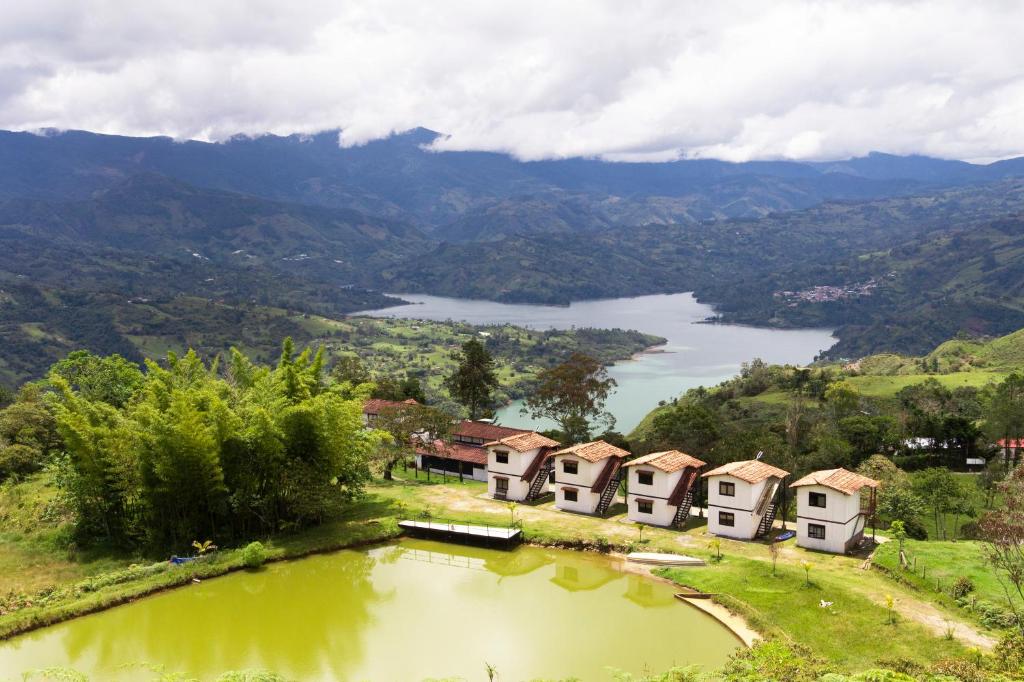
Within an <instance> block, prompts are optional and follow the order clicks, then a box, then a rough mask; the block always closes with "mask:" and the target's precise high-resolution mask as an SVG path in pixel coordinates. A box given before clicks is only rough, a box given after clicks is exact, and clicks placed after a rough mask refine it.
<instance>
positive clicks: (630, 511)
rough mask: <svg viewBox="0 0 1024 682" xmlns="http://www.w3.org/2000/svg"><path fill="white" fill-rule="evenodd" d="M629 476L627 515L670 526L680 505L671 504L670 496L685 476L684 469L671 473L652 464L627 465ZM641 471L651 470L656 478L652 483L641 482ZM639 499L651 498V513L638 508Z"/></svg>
mask: <svg viewBox="0 0 1024 682" xmlns="http://www.w3.org/2000/svg"><path fill="white" fill-rule="evenodd" d="M626 471H627V472H629V473H628V477H627V479H626V481H627V482H626V485H627V488H626V489H627V491H628V494H627V495H626V507H627V512H626V516H627V517H628V518H629V520H630V521H638V522H640V523H649V524H652V525H655V526H670V525H672V520H673V519H674V518H675V516H676V511H677V510H678V507H672V506H669V503H668V498H669V496H670V495H671V494H672V492H673V491H674V490H675V488H676V485H678V483H679V479H680V478H682V477H683V472H684V471H686V470H685V469H682V470H680V471H674V472H672V473H670V474H668V473H665V472H664V471H661V470H660V469H655V468H654V467H650V466H644V465H640V466H634V467H626ZM640 472H650V473H651V474H652V475H653V477H654V480H653V481H652V483H651V485H644V484H642V483H640ZM637 500H650V501H651V507H652V510H651V513H650V514H644V513H641V511H640V510H639V508H638V505H637Z"/></svg>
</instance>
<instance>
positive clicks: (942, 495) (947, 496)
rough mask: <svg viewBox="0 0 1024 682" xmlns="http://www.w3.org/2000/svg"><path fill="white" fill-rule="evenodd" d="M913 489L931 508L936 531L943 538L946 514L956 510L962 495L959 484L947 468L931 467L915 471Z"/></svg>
mask: <svg viewBox="0 0 1024 682" xmlns="http://www.w3.org/2000/svg"><path fill="white" fill-rule="evenodd" d="M913 490H914V492H915V493H916V494H917V495H919V496H920V497H921V498H922V499H923V500H924V503H925V505H927V506H928V508H930V509H931V512H932V519H933V521H934V522H935V530H936V533H937V534H938V537H940V538H942V539H943V540H945V539H946V535H947V533H946V514H948V513H950V512H954V511H956V510H957V509H958V505H959V504H960V502H961V500H962V498H963V497H964V491H963V489H962V488H961V487H960V484H959V483H958V482H957V480H956V478H955V477H954V476H953V474H952V473H950V471H949V469H946V468H944V467H933V468H931V469H924V470H923V471H920V472H918V473H917V475H916V476H915V477H914V480H913ZM903 520H904V521H905V520H906V519H903Z"/></svg>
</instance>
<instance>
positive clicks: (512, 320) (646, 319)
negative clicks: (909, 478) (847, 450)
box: [357, 293, 836, 433]
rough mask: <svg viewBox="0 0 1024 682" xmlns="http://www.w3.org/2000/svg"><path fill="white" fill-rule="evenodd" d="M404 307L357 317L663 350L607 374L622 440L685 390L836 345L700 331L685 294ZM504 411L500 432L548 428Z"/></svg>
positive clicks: (778, 333) (830, 340)
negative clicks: (588, 336)
mask: <svg viewBox="0 0 1024 682" xmlns="http://www.w3.org/2000/svg"><path fill="white" fill-rule="evenodd" d="M393 295H394V296H398V297H400V298H402V299H404V300H406V301H409V303H410V304H409V305H402V306H395V307H393V308H383V309H380V310H371V311H367V312H362V313H357V314H359V315H369V316H375V317H400V318H409V319H423V320H442V321H443V320H460V321H464V322H469V323H471V324H514V325H518V326H521V327H530V328H533V329H552V328H553V329H571V328H573V327H596V328H603V329H614V328H620V329H635V330H637V331H641V332H646V333H648V334H656V335H658V336H662V337H664V338H666V339H668V343H666V344H665V345H664V346H659V347H658V348H657V349H654V350H653V351H651V352H647V353H642V354H640V355H638V356H636V357H635V358H634V359H632V360H629V361H626V362H620V363H618V364H616V365H614V366H612V367H610V368H609V370H608V374H609V376H611V377H612V378H613V379H615V381H616V382H618V387H617V389H616V391H615V393H614V395H612V396H611V397H610V398H609V399H608V403H607V405H606V408H607V409H608V411H610V412H611V413H612V414H613V415H615V418H616V426H615V428H616V430H618V431H621V432H622V433H629V431H631V430H632V429H633V428H634V427H635V426H636V425H637V424H639V423H640V420H641V419H643V417H644V415H646V414H647V413H648V412H650V411H651V410H652V409H654V408H655V407H656V406H657V405H658V401H661V400H671V399H672V398H675V397H678V396H679V395H680V394H682V393H683V392H685V391H686V390H687V389H690V388H696V387H697V386H713V385H715V384H717V383H719V382H721V381H724V380H725V379H728V378H729V377H731V376H734V375H735V374H737V373H738V372H739V370H740V365H741V364H742V363H743V362H749V361H750V360H752V359H754V358H761V359H763V360H765V361H767V362H770V363H779V364H786V363H789V364H796V365H802V364H806V363H809V362H811V361H812V360H814V358H815V356H816V355H817V354H818V353H820V352H821V351H823V350H825V349H827V348H829V347H831V346H832V345H833V344H834V343H835V341H836V339H835V338H834V337H833V336H832V332H831V330H827V329H769V328H761V327H746V326H741V325H725V324H701V322H702V321H703V320H706V319H707V318H709V317H711V316H713V315H714V310H713V309H712V307H711V306H709V305H705V304H703V303H698V302H697V300H696V299H695V298H694V297H693V295H692V294H689V293H684V294H657V295H652V296H637V297H633V298H616V299H604V300H598V301H578V302H576V303H572V304H570V305H568V306H544V305H519V304H508V303H495V302H493V301H480V300H469V299H459V298H445V297H441V296H425V295H420V294H393ZM520 407H521V404H519V403H512V404H511V405H508V406H506V407H504V408H502V409H501V410H499V412H498V417H499V421H500V422H501V423H502V424H505V425H508V426H521V427H527V428H545V429H546V428H551V427H552V426H553V424H551V423H550V422H544V421H539V420H533V419H530V418H529V417H526V416H523V415H521V414H520V412H519V410H520Z"/></svg>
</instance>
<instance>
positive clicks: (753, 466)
mask: <svg viewBox="0 0 1024 682" xmlns="http://www.w3.org/2000/svg"><path fill="white" fill-rule="evenodd" d="M708 476H734V477H735V478H738V479H740V480H741V481H746V482H747V483H760V482H761V481H763V480H764V479H766V478H773V477H774V478H785V477H786V476H789V472H788V471H783V470H782V469H780V468H778V467H773V466H772V465H771V464H766V463H765V462H761V461H759V460H756V459H748V460H743V461H740V462H729V463H728V464H723V465H722V466H720V467H718V468H717V469H712V470H711V471H709V472H707V473H706V474H704V478H707V477H708Z"/></svg>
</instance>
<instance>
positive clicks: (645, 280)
mask: <svg viewBox="0 0 1024 682" xmlns="http://www.w3.org/2000/svg"><path fill="white" fill-rule="evenodd" d="M438 137H439V136H438V134H437V133H434V132H431V131H428V130H424V129H418V130H413V131H410V132H408V133H404V134H399V135H393V136H391V137H389V138H386V139H383V140H378V141H375V142H371V143H368V144H365V145H362V146H342V145H339V141H342V142H343V141H344V136H343V134H342V133H339V132H338V131H331V132H325V133H321V134H317V135H311V136H299V135H293V136H288V137H278V136H272V135H266V136H261V137H255V138H249V137H236V138H232V139H230V140H228V141H225V142H221V143H207V142H197V141H184V142H181V141H175V140H172V139H169V138H163V137H157V138H130V137H118V136H107V135H97V134H93V133H87V132H79V131H68V132H54V131H48V132H45V133H23V132H22V133H18V132H0V243H2V245H3V247H4V248H2V249H0V340H2V341H3V342H4V343H5V348H6V351H5V352H4V353H3V354H0V378H2V377H5V376H6V377H7V378H8V380H9V381H13V380H20V379H23V378H26V377H28V376H32V375H33V374H35V373H38V371H39V370H40V368H42V367H45V366H46V365H47V364H48V362H49V361H50V360H51V359H52V357H53V356H54V355H55V354H58V353H59V352H63V351H66V350H67V349H69V348H73V347H76V346H82V345H84V346H86V347H89V348H92V349H94V350H97V351H100V352H115V351H116V352H122V353H123V354H125V355H128V356H131V355H132V353H133V349H137V348H138V345H139V339H141V338H145V337H147V336H149V334H148V331H151V330H152V328H153V327H154V326H161V325H162V326H163V327H164V328H166V327H167V326H168V325H171V326H173V327H174V328H175V329H178V332H175V333H176V334H177V336H176V338H179V343H180V344H181V345H185V344H187V343H188V342H189V340H188V326H189V320H188V319H182V317H181V316H182V315H193V314H195V311H196V310H197V309H199V308H202V307H203V305H204V304H203V302H204V301H205V302H206V304H205V306H206V307H205V309H204V310H205V311H206V312H205V313H204V314H203V315H202V317H203V318H204V321H203V324H202V325H200V326H204V328H206V329H207V331H208V332H209V331H211V330H213V329H219V330H220V331H222V332H223V331H224V330H223V329H221V327H223V326H226V325H230V324H239V320H244V319H247V316H255V317H252V320H251V321H252V325H250V327H251V326H253V325H255V324H256V323H255V321H254V320H256V319H261V320H263V321H264V323H265V322H266V320H267V319H268V317H267V311H269V310H288V311H294V312H298V313H310V314H320V315H328V316H337V315H343V314H345V313H348V312H352V311H355V310H359V309H365V308H367V307H379V306H382V305H388V304H391V303H394V302H395V299H392V298H388V297H387V296H385V295H383V294H380V293H376V292H378V291H403V292H426V293H435V294H442V295H452V296H466V297H477V298H488V299H494V300H503V301H521V302H534V303H537V302H540V303H566V302H568V301H570V300H577V299H582V298H596V297H614V296H626V295H636V294H645V293H657V292H674V291H690V290H692V291H695V292H696V293H697V295H698V297H699V298H700V299H701V300H704V301H707V302H710V303H714V304H716V305H717V306H718V310H719V313H720V317H721V319H723V320H729V321H739V322H745V323H753V324H772V325H779V326H807V325H823V326H832V327H836V328H838V329H839V337H840V343H839V345H838V346H837V347H836V348H835V349H833V351H832V353H833V354H837V355H849V354H857V353H868V352H876V351H882V350H892V351H902V352H920V351H921V350H922V349H926V348H929V347H931V346H933V345H935V343H937V342H938V341H940V340H942V339H945V338H948V337H949V336H952V335H953V334H956V333H958V332H963V331H967V332H970V333H974V334H989V333H992V334H995V333H1006V332H1008V331H1012V329H1011V328H1008V327H1010V326H1012V325H1017V326H1024V314H1022V312H1021V311H1024V292H1022V290H1021V287H1022V286H1024V281H1022V277H1024V273H1021V272H1019V271H1020V270H1021V267H1019V266H1017V261H1018V259H1017V254H1018V250H1017V249H1018V248H1020V249H1021V251H1020V252H1019V253H1020V254H1021V255H1024V247H1018V245H1017V239H1018V238H1017V234H1018V226H1019V225H1020V221H1021V218H1020V216H1021V211H1022V210H1024V197H1022V194H1024V189H1022V188H1024V182H1022V180H1021V178H1024V158H1020V159H1010V160H1006V161H1000V162H996V163H992V164H988V165H977V164H969V163H964V162H961V161H950V160H942V159H933V158H928V157H922V156H909V157H903V156H892V155H887V154H880V153H875V154H870V155H868V156H866V157H863V158H856V159H849V160H845V161H835V162H824V163H804V162H794V161H756V162H749V163H728V162H723V161H716V160H705V159H686V160H678V161H673V162H667V163H611V162H605V161H601V160H598V159H565V160H551V161H530V162H523V161H519V160H517V159H515V158H512V157H510V156H507V155H503V154H495V153H482V152H440V151H435V150H434V149H433V147H432V146H431V145H432V144H434V143H435V142H436V141H437V140H438ZM929 261H930V262H931V263H933V264H934V263H942V267H941V270H939V271H936V270H935V269H930V268H929V267H928V266H929ZM864 282H873V284H872V285H871V287H869V288H868V289H866V290H865V291H867V292H868V293H867V294H858V295H856V296H844V295H839V297H838V298H834V299H832V300H814V298H813V297H808V296H803V295H802V294H800V292H801V291H802V290H805V289H813V288H814V287H821V286H826V287H834V288H837V289H838V290H839V291H843V290H844V289H843V288H844V287H847V288H851V290H853V289H856V287H857V286H858V284H859V283H864ZM780 292H790V294H791V295H783V294H781V293H780ZM793 292H796V293H795V294H793ZM826 298H827V296H826ZM140 300H142V301H145V303H146V306H147V309H148V310H150V311H151V312H150V313H149V314H147V315H138V314H137V311H138V310H139V308H138V307H137V304H138V302H139V301H140ZM186 303H187V304H186ZM132 305H135V306H136V307H135V308H134V309H133V308H131V307H130V306H132ZM128 311H132V313H131V314H128ZM188 311H191V312H188ZM211 311H219V312H216V313H214V312H211ZM207 313H208V314H207ZM232 320H234V322H232ZM196 324H198V323H196ZM1014 328H1016V327H1014ZM275 331H276V332H281V331H282V330H281V329H275ZM268 333H269V332H268ZM216 336H217V338H223V339H224V343H228V342H229V338H230V334H227V333H218V334H217V335H216Z"/></svg>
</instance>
